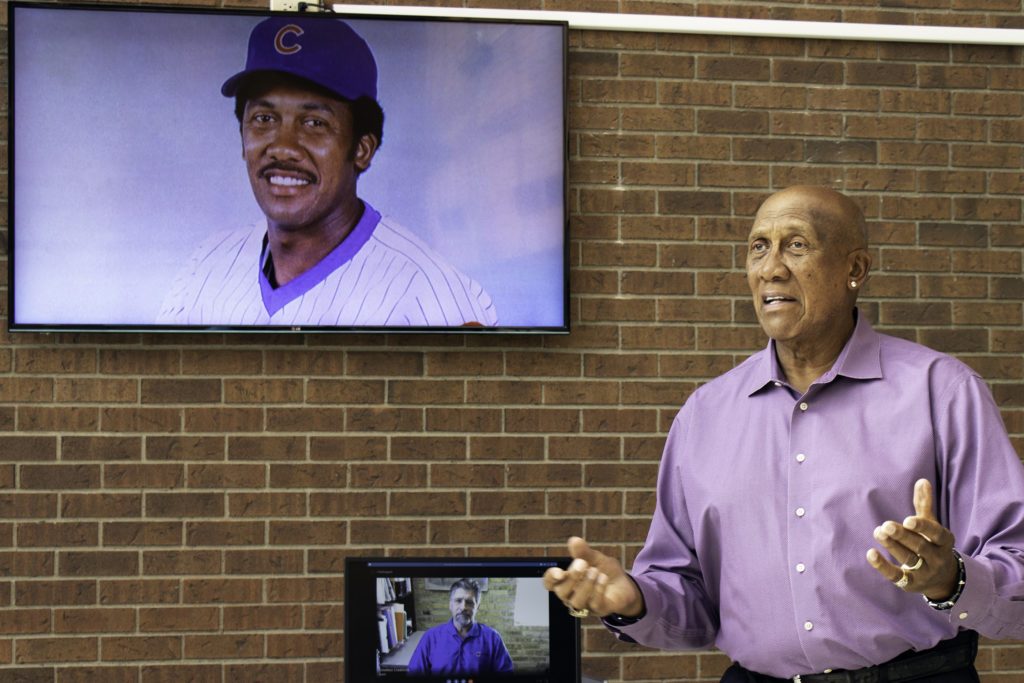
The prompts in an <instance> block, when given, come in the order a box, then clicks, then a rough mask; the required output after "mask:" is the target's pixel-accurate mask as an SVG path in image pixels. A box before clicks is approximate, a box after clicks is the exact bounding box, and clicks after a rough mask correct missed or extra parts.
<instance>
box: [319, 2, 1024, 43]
mask: <svg viewBox="0 0 1024 683" xmlns="http://www.w3.org/2000/svg"><path fill="white" fill-rule="evenodd" d="M331 8H332V9H333V10H334V11H335V12H339V13H342V14H400V15H411V16H420V17H448V18H454V19H495V20H505V21H507V20H526V21H537V20H545V21H551V20H555V21H565V22H567V23H568V25H569V28H573V29H585V30H594V31H654V32H658V33H693V34H707V35H725V36H757V37H773V38H809V39H825V40H878V41H894V42H919V43H960V44H980V45H1024V29H1012V28H965V27H959V26H902V25H895V24H857V23H842V22H825V21H780V20H774V19H729V18H724V19H720V18H714V17H679V16H666V15H653V14H612V13H601V12H559V11H548V10H510V9H485V8H470V7H405V6H398V5H349V4H335V5H331Z"/></svg>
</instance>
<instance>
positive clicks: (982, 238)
mask: <svg viewBox="0 0 1024 683" xmlns="http://www.w3.org/2000/svg"><path fill="white" fill-rule="evenodd" d="M209 4H213V3H209ZM241 4H246V3H241ZM247 4H248V5H249V6H254V5H256V6H264V3H263V2H262V1H258V0H253V2H251V3H247ZM497 4H499V5H516V3H514V2H513V3H497ZM518 6H521V7H524V8H536V7H542V8H544V7H546V8H549V9H570V10H574V9H587V10H595V11H609V12H615V11H624V12H646V13H664V14H686V15H688V14H696V15H701V16H733V17H758V18H776V19H813V20H827V21H839V20H844V21H864V22H885V23H897V24H952V25H963V26H993V27H1019V26H1021V25H1022V24H1024V18H1022V13H1021V2H1020V0H895V1H893V0H884V1H883V0H878V1H877V2H871V0H848V1H843V0H820V1H814V0H806V1H802V2H796V1H794V2H771V1H765V2H757V3H754V2H742V1H736V2H726V1H724V0H722V1H719V2H706V3H705V2H700V3H695V2H673V3H668V2H653V1H646V2H629V1H628V0H623V1H622V2H621V3H620V2H612V1H610V0H603V1H594V2H588V3H580V4H579V5H577V4H574V3H571V2H566V3H556V2H551V3H547V4H544V3H537V2H534V3H527V2H522V3H520V4H519V5H518ZM2 12H3V16H2V19H3V24H4V26H6V5H4V6H2ZM570 41H571V46H570V68H571V78H570V100H571V101H570V105H571V110H570V119H569V121H570V128H571V174H570V184H571V186H570V199H571V232H572V267H573V270H572V287H573V294H572V318H573V332H572V334H571V335H568V336H501V337H489V336H488V337H478V336H474V335H466V336H412V337H406V336H392V337H387V338H381V337H377V336H370V335H359V336H327V335H305V336H290V335H279V336H278V335H259V336H256V335H252V336H249V335H237V336H236V335H221V334H212V335H186V336H180V335H175V336H171V335H154V334H116V335H103V334H54V335H37V334H6V333H4V334H2V336H0V453H2V454H3V455H2V456H0V680H5V681H6V680H25V681H60V682H61V683H69V682H71V681H96V680H102V681H108V682H114V683H117V682H120V681H143V682H146V683H150V682H157V681H185V680H190V681H236V680H273V681H278V680H280V681H302V680H306V681H331V680H340V679H341V673H340V670H341V662H342V658H343V656H344V653H343V651H342V650H343V648H342V642H341V634H342V615H343V604H342V601H341V595H342V587H343V577H342V575H341V567H342V562H343V558H344V557H345V556H346V555H348V554H352V553H364V554H368V553H381V552H388V553H394V554H412V553H416V554H426V553H458V554H462V553H466V554H473V555H482V554H509V553H537V552H550V553H561V552H562V542H563V539H564V538H565V537H566V536H568V535H569V534H582V535H584V536H586V537H587V538H588V539H590V540H591V541H592V542H594V543H595V544H597V545H598V546H599V547H601V548H603V549H604V550H606V551H608V552H610V553H612V554H614V555H616V556H618V557H620V558H621V559H622V560H623V561H624V562H626V563H627V564H628V563H629V560H630V559H631V557H632V556H633V555H634V554H635V553H636V551H637V549H638V547H639V545H640V543H641V542H642V539H643V537H644V533H645V531H646V527H647V521H648V517H649V515H650V513H651V510H652V507H653V503H654V493H653V484H654V478H655V472H656V469H657V463H658V459H659V455H660V449H661V446H662V443H663V440H664V435H665V432H666V429H667V427H668V424H669V422H670V420H671V419H672V416H673V414H674V413H675V411H676V409H677V408H678V406H679V405H680V404H681V403H682V402H683V401H684V400H685V398H686V396H687V395H688V394H689V393H690V391H691V390H692V389H693V388H694V387H695V386H697V384H698V383H700V382H702V381H705V380H707V379H709V378H711V377H713V376H715V375H718V374H720V373H721V372H723V371H725V370H726V369H728V368H730V367H731V366H733V365H734V364H735V363H736V362H737V361H738V360H740V359H742V358H743V357H745V356H746V355H747V354H749V353H750V352H752V351H753V350H755V349H758V348H760V347H761V346H762V345H763V344H764V338H763V337H762V335H761V333H760V331H759V329H758V327H757V325H756V323H755V320H754V316H753V311H752V308H751V306H750V305H749V303H748V301H747V296H748V295H747V292H746V285H745V281H744V278H743V275H742V261H743V259H742V256H741V254H742V252H743V246H742V242H743V240H744V238H745V236H746V233H747V230H748V227H749V224H750V219H751V216H752V214H753V212H754V210H755V207H756V205H757V203H758V202H759V201H760V200H761V199H762V198H763V197H764V196H765V195H766V194H767V193H769V192H770V191H771V190H773V189H777V188H781V187H784V186H787V185H791V184H794V183H815V184H827V185H831V186H834V187H836V188H839V189H842V190H844V191H847V192H848V193H849V194H851V195H853V196H854V197H856V198H857V199H858V201H860V202H861V203H862V204H863V206H864V207H865V210H866V212H867V213H868V215H869V216H870V217H871V218H872V219H873V223H872V229H871V237H872V240H873V243H874V247H873V250H874V257H875V264H876V270H875V273H874V275H873V277H872V279H871V282H870V283H869V285H868V286H867V287H866V290H865V292H864V297H865V298H864V310H865V311H866V313H867V314H868V316H869V317H870V318H871V319H872V320H873V321H874V322H876V323H877V326H878V327H879V328H880V329H882V330H884V331H886V332H889V333H893V334H897V335H900V336H904V337H908V338H911V339H915V340H918V341H921V342H923V343H926V344H928V345H931V346H933V347H936V348H938V349H941V350H944V351H947V352H951V353H953V354H955V355H957V356H958V357H960V358H962V359H963V360H965V361H966V362H967V363H969V364H970V365H972V366H973V367H975V368H977V369H978V370H979V371H980V372H981V374H982V375H984V376H985V377H986V378H987V379H988V380H990V382H991V386H992V390H993V392H994V394H995V397H996V399H997V401H998V402H999V404H1000V406H1001V407H1002V409H1003V411H1004V416H1005V420H1006V423H1007V425H1008V428H1009V430H1010V432H1011V435H1012V436H1013V438H1014V442H1015V444H1016V445H1017V447H1018V451H1019V452H1022V453H1024V360H1022V352H1024V324H1022V316H1024V308H1022V305H1024V277H1022V276H1024V264H1022V252H1024V228H1022V227H1021V226H1022V213H1021V208H1022V205H1021V197H1020V194H1021V188H1022V181H1024V164H1022V156H1021V155H1022V151H1021V150H1022V144H1021V143H1022V142H1024V117H1022V113H1024V112H1022V109H1024V68H1022V49H1021V48H1020V47H991V46H962V45H932V44H891V43H890V44H876V43H862V42H844V41H823V40H800V39H770V38H756V39H755V38H735V39H734V38H730V37H701V36H685V35H666V34H655V33H644V34H637V33H613V32H590V31H588V32H579V31H573V32H571V35H570ZM2 47H3V50H4V52H5V53H6V40H5V41H4V42H3V43H2ZM5 92H6V91H5ZM0 106H2V107H4V108H6V106H7V98H6V97H4V98H3V100H2V104H0ZM3 129H4V130H6V126H3ZM2 170H3V172H4V174H5V175H6V166H4V167H3V169H2ZM3 187H4V189H5V190H6V183H5V184H4V185H3ZM6 197H7V193H6V192H5V193H4V195H3V199H4V200H5V201H6ZM4 220H5V221H6V218H4ZM5 233H6V230H5ZM5 242H6V240H5ZM584 640H585V670H586V671H587V672H589V673H591V674H593V675H599V676H601V677H606V678H608V679H611V680H613V681H629V682H631V683H641V682H651V681H662V680H673V681H675V680H681V681H698V680H717V674H718V673H720V671H721V670H723V669H724V667H725V666H726V665H727V661H726V659H725V657H724V656H723V655H721V654H720V653H716V652H707V653H674V654H666V653H654V652H651V651H648V650H645V649H643V648H639V647H632V646H626V645H622V644H619V643H617V642H615V641H614V640H613V639H612V638H610V637H609V636H608V635H607V634H606V633H605V632H604V631H603V630H602V629H601V628H599V627H598V626H597V625H596V622H593V621H592V620H588V621H587V622H586V625H585V629H584ZM979 666H980V669H981V670H982V671H983V680H984V681H985V682H986V683H1010V682H1011V681H1021V680H1024V643H1017V644H1012V643H994V642H990V641H985V642H983V646H982V652H981V656H980V658H979Z"/></svg>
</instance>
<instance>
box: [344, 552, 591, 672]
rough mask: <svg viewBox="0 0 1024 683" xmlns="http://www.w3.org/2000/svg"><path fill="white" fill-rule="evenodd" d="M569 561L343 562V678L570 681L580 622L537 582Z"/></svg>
mask: <svg viewBox="0 0 1024 683" xmlns="http://www.w3.org/2000/svg"><path fill="white" fill-rule="evenodd" d="M570 561H571V560H570V558H551V557H545V558H358V557H350V558H346V561H345V680H347V681H363V682H365V683H373V682H374V681H379V683H396V682H408V683H412V682H413V681H423V682H425V683H451V682H452V681H457V682H458V683H468V682H469V681H473V683H487V682H489V681H502V682H504V683H573V682H577V683H578V681H579V680H580V643H579V633H580V627H579V620H578V619H575V618H573V617H571V616H570V615H569V612H568V610H566V608H565V606H564V605H563V604H562V603H561V602H560V601H559V600H558V598H557V597H555V595H554V594H553V593H549V592H548V591H547V590H545V589H544V586H543V584H542V579H541V577H542V576H543V574H544V572H545V571H546V570H547V569H548V568H550V567H555V566H558V567H562V568H565V567H568V565H569V562H570Z"/></svg>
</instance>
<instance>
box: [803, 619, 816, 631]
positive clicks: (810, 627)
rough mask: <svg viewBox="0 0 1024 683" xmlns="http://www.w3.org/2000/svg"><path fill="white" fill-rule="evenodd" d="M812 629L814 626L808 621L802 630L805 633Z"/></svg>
mask: <svg viewBox="0 0 1024 683" xmlns="http://www.w3.org/2000/svg"><path fill="white" fill-rule="evenodd" d="M812 628H814V624H812V623H811V622H809V621H805V622H804V630H805V631H810V630H811V629H812Z"/></svg>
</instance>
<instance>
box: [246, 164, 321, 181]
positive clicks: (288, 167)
mask: <svg viewBox="0 0 1024 683" xmlns="http://www.w3.org/2000/svg"><path fill="white" fill-rule="evenodd" d="M273 171H277V172H279V173H290V174H294V175H298V176H301V177H302V178H304V179H305V180H308V181H309V182H311V183H315V182H317V180H319V179H318V178H317V177H316V174H315V173H311V172H309V171H307V170H306V169H304V168H302V167H301V166H298V165H297V164H287V163H281V162H271V163H269V164H267V165H266V166H263V167H262V168H260V170H259V177H261V178H266V177H267V176H268V175H270V174H271V173H272V172H273Z"/></svg>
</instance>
